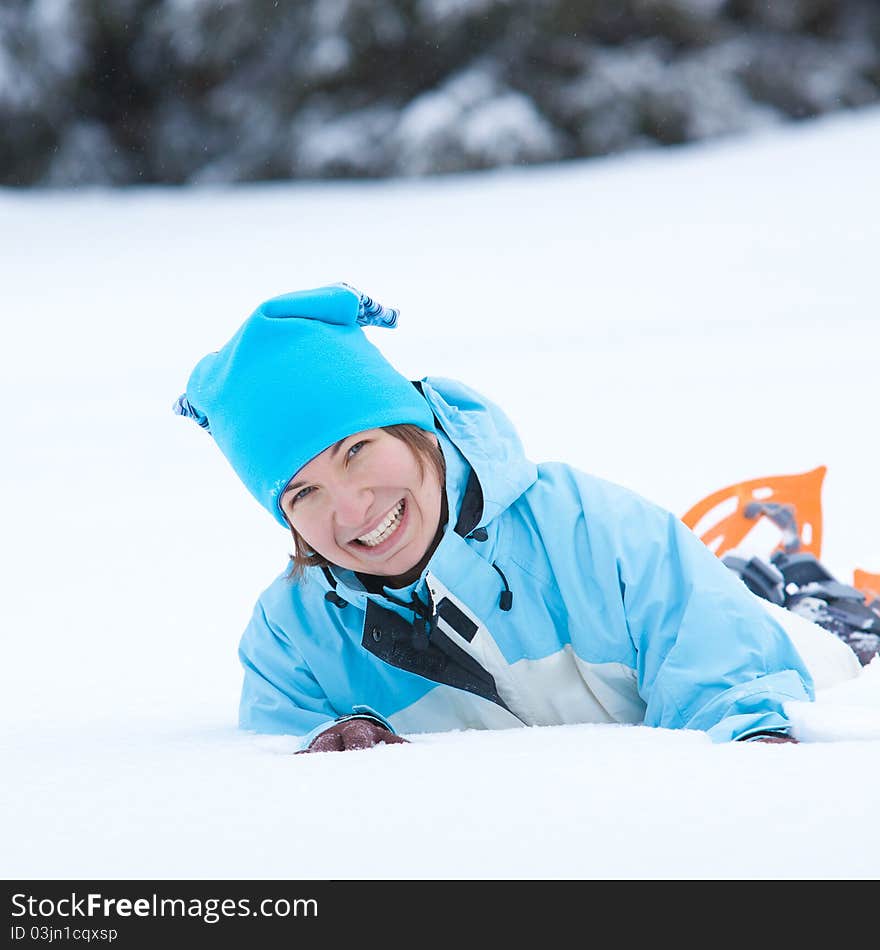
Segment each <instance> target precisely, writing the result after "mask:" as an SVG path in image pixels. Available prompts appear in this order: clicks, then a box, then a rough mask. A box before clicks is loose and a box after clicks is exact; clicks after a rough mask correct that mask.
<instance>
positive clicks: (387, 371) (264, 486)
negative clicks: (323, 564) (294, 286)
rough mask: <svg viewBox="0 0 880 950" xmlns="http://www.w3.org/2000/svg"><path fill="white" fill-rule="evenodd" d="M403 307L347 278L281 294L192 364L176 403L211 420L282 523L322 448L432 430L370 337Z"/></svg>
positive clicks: (408, 386) (241, 473)
mask: <svg viewBox="0 0 880 950" xmlns="http://www.w3.org/2000/svg"><path fill="white" fill-rule="evenodd" d="M397 317H398V311H397V310H392V309H389V308H385V307H382V306H381V305H380V304H377V303H376V302H374V301H373V300H371V299H370V298H369V297H367V296H366V295H364V294H361V293H360V292H359V291H357V290H355V289H354V288H353V287H350V286H349V285H348V284H342V283H340V284H333V285H331V286H329V287H319V288H317V289H316V290H303V291H299V292H297V293H292V294H285V295H283V296H281V297H274V298H273V299H271V300H267V301H266V302H265V303H264V304H261V306H260V307H258V308H257V310H256V311H255V312H254V313H253V314H251V316H250V317H248V319H247V320H246V321H245V322H244V323H243V324H242V326H241V327H240V328H239V330H238V332H237V333H236V334H235V336H233V337H232V339H231V340H230V341H229V342H228V343H227V344H226V345H225V346H224V347H223V348H222V349H221V350H219V351H217V352H215V353H210V354H208V356H205V357H204V358H203V359H202V360H201V361H200V362H199V363H198V364H197V365H196V367H195V369H194V370H193V372H192V375H191V376H190V378H189V382H188V383H187V386H186V392H185V393H184V394H183V395H182V396H180V398H179V399H178V400H177V403H176V404H175V406H174V410H175V412H177V413H178V414H179V415H184V416H189V417H191V418H193V419H195V420H196V422H198V424H199V425H200V426H202V428H204V429H207V430H208V431H209V432H210V433H211V435H212V436H213V437H214V441H215V442H216V443H217V445H218V446H219V447H220V451H221V452H223V454H224V455H225V456H226V458H227V459H228V460H229V462H230V464H231V465H232V467H233V468H234V469H235V471H236V473H237V475H238V477H239V478H240V479H241V480H242V482H244V484H245V486H246V487H247V489H248V491H250V493H251V494H252V495H253V496H254V498H256V499H257V501H258V502H259V503H260V504H261V505H262V506H263V507H264V508H266V509H267V510H268V511H269V512H270V514H272V515H273V517H274V518H275V519H276V520H277V521H278V522H279V523H280V524H282V525H284V526H285V527H287V521H286V519H285V517H284V515H283V513H282V511H281V508H280V505H279V503H280V500H281V494H282V492H283V491H284V488H285V486H286V485H287V484H288V483H289V482H290V480H291V478H293V476H294V475H295V474H296V473H297V472H298V471H299V470H300V469H301V468H302V467H303V465H305V464H306V463H307V462H308V461H310V460H311V459H313V458H314V457H315V456H316V455H318V454H320V453H321V452H323V451H324V449H326V448H329V447H330V446H331V445H333V444H334V443H336V442H338V441H339V440H340V439H343V438H345V437H346V436H349V435H353V434H354V433H355V432H361V431H363V430H364V429H376V428H379V427H381V426H388V425H396V424H400V423H411V424H413V425H416V426H419V428H422V429H426V430H428V431H434V420H433V414H432V413H431V410H430V408H429V406H428V404H427V403H426V402H425V400H424V398H423V397H422V395H421V394H420V393H419V392H418V390H417V389H416V388H415V386H413V384H412V383H411V382H410V381H409V380H407V379H406V378H405V377H404V376H402V375H401V374H400V373H398V372H397V370H395V369H394V367H393V366H391V364H390V363H389V362H388V361H387V360H386V359H385V357H384V356H382V354H381V353H380V352H379V350H378V349H376V347H375V346H374V345H373V344H372V343H371V342H370V341H369V340H368V339H367V337H366V334H365V333H364V332H363V330H362V329H361V328H362V327H364V326H381V327H394V326H396V325H397Z"/></svg>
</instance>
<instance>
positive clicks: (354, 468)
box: [281, 429, 441, 576]
mask: <svg viewBox="0 0 880 950" xmlns="http://www.w3.org/2000/svg"><path fill="white" fill-rule="evenodd" d="M435 441H436V439H435ZM423 467H424V478H423V477H422V474H421V473H420V471H419V464H418V459H417V458H416V456H415V455H414V454H413V451H412V449H411V448H410V447H409V446H408V445H407V444H406V442H403V441H402V440H401V439H398V438H395V436H393V435H389V434H388V433H387V432H386V431H385V430H384V429H367V430H366V431H365V432H357V433H355V434H354V435H351V436H349V437H348V438H345V439H342V440H341V441H340V442H337V443H336V444H335V445H332V446H330V448H329V449H325V450H324V451H323V452H322V453H321V454H320V455H318V456H316V457H315V458H313V459H312V460H311V461H310V462H309V463H308V464H307V465H304V466H303V467H302V468H301V469H300V470H299V471H298V472H297V473H296V475H295V476H294V478H293V481H292V482H291V484H290V486H289V487H288V488H287V489H286V490H285V492H284V494H283V495H282V497H281V508H282V510H283V511H284V513H285V515H287V519H288V521H289V522H290V524H291V525H292V527H293V528H294V529H295V530H296V531H297V533H298V534H300V535H301V537H302V538H303V540H304V541H306V542H307V543H308V544H309V545H310V546H311V547H312V548H313V549H314V550H315V551H317V553H318V554H320V555H322V556H323V557H325V558H326V559H327V560H328V561H330V563H331V564H336V565H337V566H339V567H344V568H349V569H350V570H353V571H361V572H363V573H366V574H380V575H382V576H395V575H400V574H405V573H406V572H407V571H408V570H410V569H411V568H412V567H414V566H415V565H416V564H418V563H419V561H420V560H422V558H423V557H424V556H425V554H426V552H427V550H428V548H429V546H430V545H431V543H432V542H433V541H434V538H435V536H436V534H437V529H438V527H439V524H440V507H441V496H440V491H441V487H440V483H439V480H438V478H437V475H436V473H435V472H434V467H433V466H432V465H430V464H427V463H425V464H424V466H423Z"/></svg>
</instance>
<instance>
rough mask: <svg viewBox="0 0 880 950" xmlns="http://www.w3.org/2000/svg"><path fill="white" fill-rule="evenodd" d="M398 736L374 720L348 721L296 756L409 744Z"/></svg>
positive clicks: (327, 732)
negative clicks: (308, 753)
mask: <svg viewBox="0 0 880 950" xmlns="http://www.w3.org/2000/svg"><path fill="white" fill-rule="evenodd" d="M408 741H409V740H408V739H404V738H403V737H402V736H397V735H395V734H394V733H393V732H390V731H389V730H388V729H386V728H385V727H384V726H382V725H380V724H379V723H378V722H376V721H375V720H373V719H346V720H345V722H338V723H336V725H335V726H330V728H329V729H325V730H324V731H323V732H322V733H320V734H319V735H317V736H315V738H314V739H313V740H312V742H311V744H310V745H309V747H308V748H307V749H300V750H299V752H295V753H294V755H302V754H303V753H306V752H346V751H348V750H349V749H369V748H370V747H371V746H374V745H379V744H381V743H385V744H387V745H392V744H393V743H395V742H408Z"/></svg>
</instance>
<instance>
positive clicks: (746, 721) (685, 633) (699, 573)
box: [606, 489, 814, 742]
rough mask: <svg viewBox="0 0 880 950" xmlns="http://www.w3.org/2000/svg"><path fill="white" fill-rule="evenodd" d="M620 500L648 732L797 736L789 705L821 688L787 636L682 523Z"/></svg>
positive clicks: (637, 501)
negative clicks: (657, 729) (792, 731)
mask: <svg viewBox="0 0 880 950" xmlns="http://www.w3.org/2000/svg"><path fill="white" fill-rule="evenodd" d="M618 492H620V493H622V494H621V495H620V496H619V497H618V498H617V499H615V503H613V504H612V508H613V509H616V510H617V512H618V517H616V518H615V519H614V521H613V523H606V530H607V531H609V532H610V533H611V538H610V539H609V543H610V550H609V553H610V551H613V552H614V563H615V568H616V572H617V583H618V585H619V596H620V597H621V598H622V603H623V609H624V616H625V623H626V628H627V630H628V632H629V636H630V638H631V640H632V643H633V645H634V647H635V654H636V664H637V676H638V689H639V693H640V695H641V696H642V699H643V700H644V702H645V703H646V713H645V723H646V724H647V725H653V726H662V727H668V728H684V729H700V730H703V731H705V732H707V733H708V734H709V736H710V737H711V738H712V739H713V741H716V742H724V741H729V740H734V739H744V738H747V737H748V736H750V735H752V734H754V733H757V732H767V731H775V732H787V731H788V730H789V728H790V722H789V719H788V716H787V715H786V712H785V708H784V706H785V703H786V702H788V701H791V700H799V701H810V700H812V699H813V698H814V688H813V680H812V677H811V676H810V673H809V671H808V670H807V667H806V665H805V663H804V661H803V659H802V658H801V656H800V655H799V653H798V652H797V650H796V648H795V647H794V645H793V643H792V641H791V639H790V638H789V636H788V634H787V633H786V631H785V630H784V628H783V627H782V626H781V625H780V624H779V623H778V622H777V621H776V620H775V619H774V618H773V617H771V616H770V614H769V613H768V612H767V611H766V610H765V609H764V607H763V606H762V604H761V603H760V602H759V600H758V598H757V597H756V596H755V595H754V594H753V593H752V592H751V591H749V589H748V588H747V587H746V586H745V584H743V582H742V581H741V580H740V579H739V578H738V577H737V576H736V575H735V574H734V573H733V572H732V571H730V570H729V569H728V568H727V567H725V566H724V565H723V564H722V563H721V561H720V560H719V559H718V558H717V557H716V556H715V554H713V553H712V552H711V551H710V550H709V549H708V548H707V547H706V546H705V545H704V544H703V542H702V541H700V539H699V538H697V537H696V535H695V534H694V533H693V532H692V531H691V530H690V529H689V528H688V527H687V526H686V525H685V524H684V523H683V522H682V521H681V520H680V519H678V518H677V517H675V515H673V514H672V513H670V512H668V511H664V510H663V509H662V508H659V507H657V506H655V505H653V504H651V503H649V502H647V501H645V500H643V499H641V498H639V496H637V495H634V494H633V493H631V492H628V491H626V490H624V489H619V490H618ZM606 510H607V509H606Z"/></svg>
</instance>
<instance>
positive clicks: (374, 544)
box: [352, 498, 406, 550]
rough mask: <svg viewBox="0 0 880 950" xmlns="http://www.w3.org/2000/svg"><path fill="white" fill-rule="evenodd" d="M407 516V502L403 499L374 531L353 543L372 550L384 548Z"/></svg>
mask: <svg viewBox="0 0 880 950" xmlns="http://www.w3.org/2000/svg"><path fill="white" fill-rule="evenodd" d="M405 514H406V501H405V500H404V499H403V498H401V499H400V501H399V502H398V503H397V504H396V505H395V506H394V507H393V508H392V509H391V510H390V511H389V512H388V514H387V515H385V517H384V518H383V519H382V520H381V521H380V522H379V524H377V525H376V527H375V528H373V530H372V531H370V532H368V533H367V534H362V535H361V536H360V537H359V538H355V539H354V541H353V542H352V543H354V544H357V545H359V546H361V547H365V548H369V549H371V550H376V549H377V548H382V547H384V546H385V544H387V543H388V542H389V541H390V540H391V538H392V537H393V536H394V535H395V534H396V533H397V530H398V529H399V528H400V525H401V524H402V522H403V519H404V515H405Z"/></svg>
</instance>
